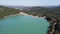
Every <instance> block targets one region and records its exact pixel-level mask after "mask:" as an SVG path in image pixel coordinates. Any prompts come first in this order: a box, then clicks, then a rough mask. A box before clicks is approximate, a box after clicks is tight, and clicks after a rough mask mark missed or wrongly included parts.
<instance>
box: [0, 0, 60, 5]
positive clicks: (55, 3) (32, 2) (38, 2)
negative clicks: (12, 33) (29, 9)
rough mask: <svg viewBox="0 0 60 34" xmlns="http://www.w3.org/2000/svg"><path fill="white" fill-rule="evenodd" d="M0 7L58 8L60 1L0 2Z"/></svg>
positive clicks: (8, 0) (12, 0)
mask: <svg viewBox="0 0 60 34" xmlns="http://www.w3.org/2000/svg"><path fill="white" fill-rule="evenodd" d="M0 5H8V6H57V5H60V0H0Z"/></svg>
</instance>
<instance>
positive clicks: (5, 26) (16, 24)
mask: <svg viewBox="0 0 60 34" xmlns="http://www.w3.org/2000/svg"><path fill="white" fill-rule="evenodd" d="M49 26H50V24H49V22H48V21H46V20H45V19H44V18H34V17H32V16H23V15H16V16H9V17H6V18H3V19H2V20H0V34H47V30H48V27H49Z"/></svg>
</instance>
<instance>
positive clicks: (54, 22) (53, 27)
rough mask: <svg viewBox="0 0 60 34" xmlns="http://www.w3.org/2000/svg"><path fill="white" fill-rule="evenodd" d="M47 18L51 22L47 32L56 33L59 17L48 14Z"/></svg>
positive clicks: (49, 33)
mask: <svg viewBox="0 0 60 34" xmlns="http://www.w3.org/2000/svg"><path fill="white" fill-rule="evenodd" d="M46 20H47V21H49V22H50V27H49V30H48V32H47V34H55V32H56V29H57V23H58V21H57V19H55V18H51V17H47V16H46Z"/></svg>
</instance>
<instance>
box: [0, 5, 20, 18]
mask: <svg viewBox="0 0 60 34" xmlns="http://www.w3.org/2000/svg"><path fill="white" fill-rule="evenodd" d="M19 12H20V10H18V9H14V8H8V7H5V6H0V18H3V17H4V16H8V15H12V14H18V13H19Z"/></svg>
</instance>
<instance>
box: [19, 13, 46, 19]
mask: <svg viewBox="0 0 60 34" xmlns="http://www.w3.org/2000/svg"><path fill="white" fill-rule="evenodd" d="M19 14H20V15H24V16H32V17H34V18H46V16H44V17H39V16H33V15H29V14H27V13H24V12H20V13H19Z"/></svg>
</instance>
